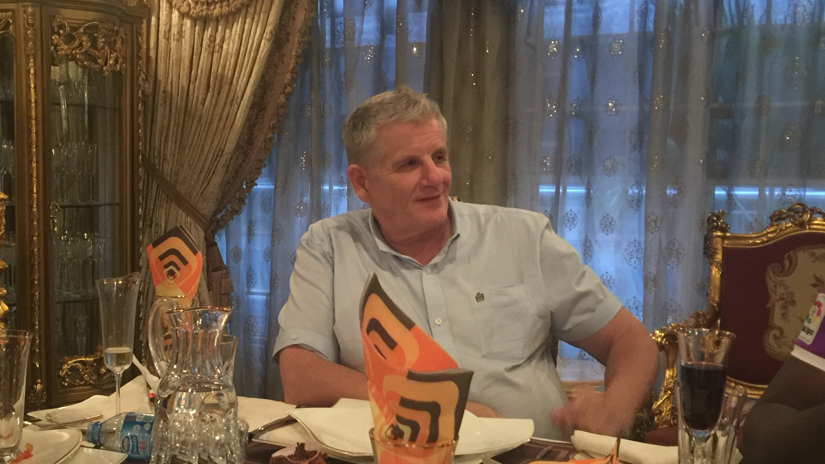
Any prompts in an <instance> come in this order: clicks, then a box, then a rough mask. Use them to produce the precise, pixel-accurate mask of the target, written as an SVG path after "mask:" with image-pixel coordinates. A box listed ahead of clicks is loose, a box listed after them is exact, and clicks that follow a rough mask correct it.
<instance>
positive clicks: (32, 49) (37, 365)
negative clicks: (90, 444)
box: [23, 5, 46, 407]
mask: <svg viewBox="0 0 825 464" xmlns="http://www.w3.org/2000/svg"><path fill="white" fill-rule="evenodd" d="M37 14H38V11H37V10H35V8H34V7H33V6H31V5H26V6H24V7H23V27H24V29H25V41H26V47H25V59H26V102H25V103H27V104H26V105H25V108H26V112H27V113H28V114H27V115H26V116H27V124H28V126H29V147H28V148H29V155H30V158H29V161H30V162H29V178H30V179H31V192H30V193H31V195H30V197H29V209H30V210H31V213H32V216H31V217H32V222H31V241H30V242H29V243H30V244H31V247H30V248H29V262H30V266H31V271H32V275H33V276H35V279H34V281H33V282H32V286H31V292H32V293H31V298H32V300H31V317H32V326H33V331H32V332H33V333H32V349H31V351H32V352H31V357H32V359H33V360H34V363H33V366H32V367H33V369H31V368H30V369H31V371H32V373H31V378H33V379H34V382H32V385H31V387H30V388H29V392H28V400H29V402H30V403H32V404H33V405H35V406H36V407H41V406H43V405H44V404H45V403H46V389H45V386H44V385H43V367H42V364H41V356H40V282H39V279H38V278H37V277H36V276H39V275H40V232H39V220H38V219H37V215H38V212H37V208H38V203H37V202H38V198H37V182H38V180H37V169H38V166H37V151H38V145H37V137H38V136H37V32H36V27H37Z"/></svg>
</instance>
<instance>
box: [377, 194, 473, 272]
mask: <svg viewBox="0 0 825 464" xmlns="http://www.w3.org/2000/svg"><path fill="white" fill-rule="evenodd" d="M447 202H448V207H447V217H448V218H449V219H450V231H451V233H450V236H449V237H448V238H447V241H446V242H445V243H444V247H442V248H441V251H440V252H439V253H438V255H437V256H436V257H435V258H433V260H432V261H430V264H432V263H436V262H438V261H440V260H441V257H442V256H443V255H444V253H445V252H446V250H447V249H449V248H450V244H452V243H453V241H454V240H455V239H457V238H458V236H459V235H460V233H459V232H458V231H459V226H460V223H459V218H458V216H457V215H456V214H455V207H454V206H453V200H452V198H449V197H448V198H447ZM369 222H370V232H372V237H373V238H374V239H375V243H376V245H378V249H379V250H381V251H384V252H387V253H392V254H394V255H396V256H398V257H401V258H405V259H409V260H410V261H413V262H415V263H417V261H415V260H414V259H412V258H410V257H409V256H407V255H405V254H401V253H399V252H397V251H395V250H393V249H392V248H391V247H390V246H389V245H387V242H386V240H384V234H382V233H381V228H380V227H378V221H376V220H375V216H373V215H372V209H370V221H369Z"/></svg>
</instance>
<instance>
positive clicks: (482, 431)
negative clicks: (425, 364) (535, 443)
mask: <svg viewBox="0 0 825 464" xmlns="http://www.w3.org/2000/svg"><path fill="white" fill-rule="evenodd" d="M289 414H290V415H291V416H292V417H294V418H295V419H297V420H298V422H299V423H300V424H301V425H303V426H304V428H306V430H307V431H308V432H309V434H310V435H311V436H312V438H313V439H314V441H316V442H318V443H319V444H320V445H321V447H322V448H323V449H324V451H326V452H327V453H328V454H329V455H331V456H334V457H339V456H344V457H346V458H367V457H368V458H371V457H372V445H371V444H370V439H369V430H370V429H371V428H372V427H373V425H374V423H373V419H372V413H371V411H370V406H369V402H368V401H358V400H348V401H341V402H339V403H338V404H336V405H335V406H333V407H331V408H302V409H295V410H292V411H289ZM532 434H533V421H532V420H530V419H490V418H479V417H476V416H475V415H473V414H472V413H469V412H467V413H465V414H464V419H463V420H462V422H461V428H460V429H459V432H458V435H459V437H460V438H459V440H458V444H457V445H456V451H455V454H456V456H468V455H471V456H477V457H481V456H492V455H495V454H499V453H502V452H504V451H507V450H510V449H513V448H515V447H517V446H519V445H521V444H522V443H526V442H528V441H529V440H530V436H531V435H532Z"/></svg>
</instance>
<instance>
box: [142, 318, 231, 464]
mask: <svg viewBox="0 0 825 464" xmlns="http://www.w3.org/2000/svg"><path fill="white" fill-rule="evenodd" d="M228 316H229V309H228V308H219V307H204V308H182V309H176V310H171V311H168V312H167V313H166V315H165V318H166V320H167V322H168V324H169V326H170V327H171V328H172V333H173V337H172V346H173V348H172V362H171V363H170V364H169V367H168V369H167V370H166V374H165V375H164V376H163V378H162V379H161V381H160V385H159V386H158V391H157V402H156V403H155V427H156V430H155V431H154V432H153V443H152V462H153V463H158V464H169V463H172V462H175V463H192V464H197V463H199V462H207V463H219V464H222V463H227V464H230V463H239V464H240V463H241V462H243V461H242V460H243V450H242V448H241V443H240V440H239V439H238V401H237V396H236V394H235V387H234V386H233V385H232V379H231V378H230V377H229V375H228V374H227V373H226V372H224V370H223V367H222V363H221V357H220V354H219V351H218V341H219V339H220V335H221V330H222V329H223V326H224V324H226V319H227V317H228Z"/></svg>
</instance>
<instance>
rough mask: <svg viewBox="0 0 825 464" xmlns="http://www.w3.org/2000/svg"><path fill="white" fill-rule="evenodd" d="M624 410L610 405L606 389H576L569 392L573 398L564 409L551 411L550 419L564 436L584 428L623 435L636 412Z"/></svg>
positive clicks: (596, 431)
mask: <svg viewBox="0 0 825 464" xmlns="http://www.w3.org/2000/svg"><path fill="white" fill-rule="evenodd" d="M623 409H624V408H623V407H622V406H620V405H619V406H617V405H613V404H610V403H609V402H608V400H607V397H606V396H605V394H604V392H601V391H597V390H592V389H582V388H577V389H575V390H573V391H572V392H571V393H570V401H568V402H567V404H566V405H565V406H564V407H563V408H559V409H556V410H554V411H553V412H551V413H550V420H551V421H552V422H553V425H555V426H556V427H557V428H558V429H559V430H561V432H562V433H563V434H564V435H565V436H570V435H572V434H573V431H575V430H584V431H587V432H592V433H598V434H601V435H607V436H611V437H620V436H624V435H625V433H626V432H627V431H628V430H629V429H630V426H631V425H633V423H632V421H633V414H627V412H626V411H624V410H623ZM628 418H629V420H628Z"/></svg>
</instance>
